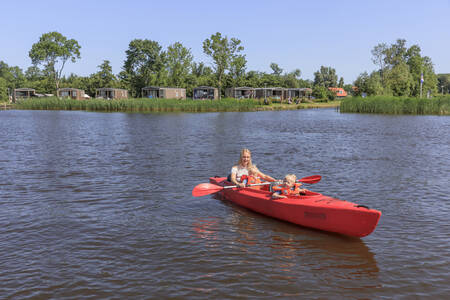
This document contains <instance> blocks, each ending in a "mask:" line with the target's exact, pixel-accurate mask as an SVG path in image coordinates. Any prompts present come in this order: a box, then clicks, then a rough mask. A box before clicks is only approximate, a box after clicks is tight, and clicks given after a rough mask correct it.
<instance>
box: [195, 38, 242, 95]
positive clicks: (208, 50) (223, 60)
mask: <svg viewBox="0 0 450 300" xmlns="http://www.w3.org/2000/svg"><path fill="white" fill-rule="evenodd" d="M240 44H241V41H240V40H238V39H236V38H231V39H230V40H228V37H226V36H224V37H222V34H221V33H220V32H217V33H216V34H213V35H211V37H210V38H209V39H206V40H205V41H204V42H203V52H204V53H205V54H206V55H208V56H210V57H211V58H212V60H213V63H214V64H213V66H214V71H215V72H216V77H217V82H218V85H219V99H221V94H222V81H223V78H224V75H225V71H226V70H228V69H229V66H230V63H231V61H232V60H233V58H234V57H235V56H236V55H238V53H239V52H241V51H242V50H244V47H242V46H241V45H240Z"/></svg>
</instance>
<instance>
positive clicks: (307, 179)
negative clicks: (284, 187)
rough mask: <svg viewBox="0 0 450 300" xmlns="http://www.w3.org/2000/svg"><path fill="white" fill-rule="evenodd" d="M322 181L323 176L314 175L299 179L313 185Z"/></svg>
mask: <svg viewBox="0 0 450 300" xmlns="http://www.w3.org/2000/svg"><path fill="white" fill-rule="evenodd" d="M320 179H322V176H320V175H312V176H308V177H303V178H301V179H299V180H298V181H300V182H303V183H309V184H313V183H318V182H319V181H320Z"/></svg>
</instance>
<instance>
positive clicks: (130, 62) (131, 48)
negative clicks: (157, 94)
mask: <svg viewBox="0 0 450 300" xmlns="http://www.w3.org/2000/svg"><path fill="white" fill-rule="evenodd" d="M125 53H126V56H127V58H126V60H125V63H124V66H123V69H124V70H125V72H126V73H125V74H124V73H122V74H121V76H120V77H121V78H123V79H124V80H126V81H127V82H129V85H130V89H131V92H132V94H133V95H134V96H137V95H140V93H141V89H142V88H143V87H145V86H148V85H150V84H153V85H158V84H161V85H164V84H165V82H166V73H165V69H164V64H165V53H164V52H162V51H161V46H160V45H159V43H158V42H156V41H151V40H141V39H135V40H133V41H131V42H130V44H129V45H128V50H127V51H126V52H125Z"/></svg>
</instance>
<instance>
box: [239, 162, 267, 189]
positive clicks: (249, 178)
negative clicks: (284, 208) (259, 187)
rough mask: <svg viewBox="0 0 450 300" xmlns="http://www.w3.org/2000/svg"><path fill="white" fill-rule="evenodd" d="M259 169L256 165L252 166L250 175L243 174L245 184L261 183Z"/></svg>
mask: <svg viewBox="0 0 450 300" xmlns="http://www.w3.org/2000/svg"><path fill="white" fill-rule="evenodd" d="M258 173H259V172H258V169H256V167H253V166H252V167H250V168H249V169H248V175H243V176H241V182H242V183H244V184H245V185H249V184H257V183H261V182H262V181H261V179H260V178H259V177H258Z"/></svg>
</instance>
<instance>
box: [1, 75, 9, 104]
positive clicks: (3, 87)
mask: <svg viewBox="0 0 450 300" xmlns="http://www.w3.org/2000/svg"><path fill="white" fill-rule="evenodd" d="M8 96H9V95H8V82H7V81H6V79H4V78H2V77H0V102H4V101H8Z"/></svg>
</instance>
